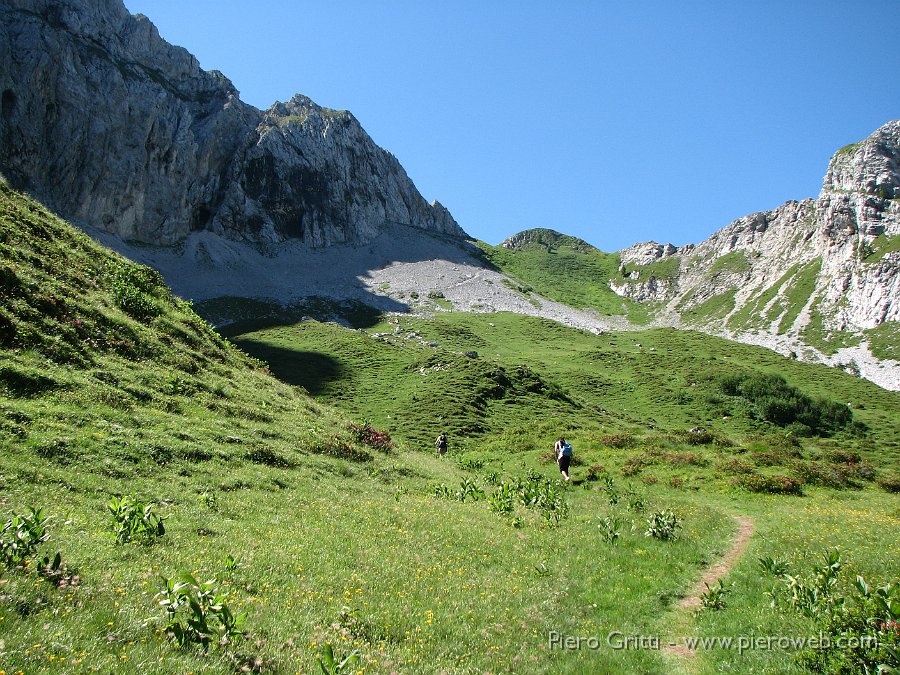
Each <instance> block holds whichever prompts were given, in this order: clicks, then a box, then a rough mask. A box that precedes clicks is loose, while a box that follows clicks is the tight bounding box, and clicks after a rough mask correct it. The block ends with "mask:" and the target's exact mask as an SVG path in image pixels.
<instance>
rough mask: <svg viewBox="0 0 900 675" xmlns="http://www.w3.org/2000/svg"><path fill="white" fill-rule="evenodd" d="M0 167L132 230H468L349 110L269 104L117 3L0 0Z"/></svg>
mask: <svg viewBox="0 0 900 675" xmlns="http://www.w3.org/2000/svg"><path fill="white" fill-rule="evenodd" d="M0 97H2V101H0V104H2V110H0V172H2V173H3V174H4V175H5V176H6V177H7V179H8V180H9V181H10V182H11V183H12V184H13V185H14V186H16V187H18V188H21V189H25V190H28V191H29V192H31V193H32V194H34V195H35V196H37V197H39V198H40V199H41V200H42V201H44V202H45V203H46V204H48V205H49V206H51V207H52V208H53V209H55V210H56V211H57V212H58V213H59V214H61V215H62V216H64V217H66V218H67V219H70V220H72V221H75V222H78V223H81V224H87V225H90V226H93V227H95V228H98V229H99V230H101V231H104V232H108V233H112V234H115V235H117V236H118V237H120V238H121V239H122V240H124V241H134V242H139V243H144V244H156V245H165V246H171V245H177V244H179V243H181V242H183V241H184V240H185V239H186V238H187V237H188V236H189V235H190V234H191V233H192V232H198V231H206V232H212V233H214V234H216V235H218V236H220V237H223V238H226V239H231V240H239V241H245V242H248V243H250V244H252V245H257V246H258V245H270V244H277V243H278V242H282V241H286V240H300V241H302V242H304V243H305V244H307V245H309V246H313V247H320V246H328V245H331V244H334V243H344V242H360V241H366V240H368V239H371V238H372V237H374V236H375V235H376V234H377V233H378V231H379V229H380V228H381V227H382V225H383V224H385V223H395V224H401V225H405V226H413V227H417V228H424V229H426V230H429V231H432V232H438V233H444V234H450V235H454V236H464V234H465V233H464V232H463V231H462V229H461V228H460V227H459V225H458V224H457V223H456V221H455V220H454V219H453V217H452V216H451V215H450V213H449V212H448V211H447V210H446V209H445V208H444V207H443V206H441V205H440V204H438V203H437V202H435V203H432V204H428V203H427V202H426V201H425V200H424V199H423V197H422V196H421V195H420V194H419V192H418V191H417V190H416V188H415V186H414V185H413V183H412V181H411V180H410V179H409V177H408V176H407V174H406V172H405V171H404V170H403V167H401V166H400V163H399V162H398V161H397V159H396V158H395V157H393V156H392V155H391V154H390V153H388V152H387V151H385V150H383V149H381V148H379V147H378V146H377V145H375V143H374V142H373V141H372V139H371V138H370V137H369V135H368V134H367V133H366V132H365V131H364V130H363V128H362V127H361V126H360V124H359V122H358V121H357V120H356V118H354V117H353V115H351V114H350V113H349V112H346V111H337V110H329V109H327V108H322V107H320V106H318V105H316V104H315V103H313V102H312V101H311V100H310V99H308V98H307V97H305V96H301V95H297V96H295V97H293V98H292V99H291V100H290V101H288V102H287V103H276V104H275V105H273V106H272V107H271V108H269V109H268V110H266V111H260V110H258V109H256V108H254V107H253V106H250V105H247V104H246V103H243V102H242V101H241V100H240V98H239V95H238V92H237V90H236V89H235V88H234V86H233V85H232V83H231V82H230V81H229V80H228V79H227V78H226V77H225V76H224V75H222V74H221V73H219V72H217V71H211V72H206V71H204V70H202V69H201V68H200V66H199V64H198V62H197V60H196V59H195V58H194V57H193V56H191V54H189V53H188V52H187V51H186V50H184V49H182V48H180V47H174V46H172V45H170V44H168V43H167V42H165V41H164V40H163V39H162V38H161V37H160V36H159V33H158V32H157V30H156V28H155V27H154V26H153V24H152V23H151V22H150V21H149V19H147V18H146V17H144V16H142V15H137V16H132V15H131V14H130V13H129V12H128V10H127V9H126V8H125V6H124V4H123V3H122V1H121V0H6V1H5V2H3V3H2V4H0Z"/></svg>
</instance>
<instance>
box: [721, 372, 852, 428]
mask: <svg viewBox="0 0 900 675" xmlns="http://www.w3.org/2000/svg"><path fill="white" fill-rule="evenodd" d="M718 385H719V389H720V390H721V391H722V393H724V394H726V395H728V396H735V397H741V398H743V399H745V400H746V401H748V402H749V403H750V404H751V406H752V409H753V412H754V414H755V415H756V417H758V418H759V419H762V420H765V421H766V422H771V423H772V424H776V425H778V426H780V427H786V428H787V429H788V430H790V431H792V432H794V433H795V434H796V435H798V436H815V435H819V436H823V435H828V434H830V433H832V432H834V431H837V430H839V429H842V428H844V427H846V426H848V425H849V424H851V422H852V421H853V413H852V412H851V410H850V408H849V407H847V406H846V405H844V404H842V403H837V402H835V401H829V400H827V399H822V398H820V399H813V398H811V397H809V396H807V395H806V394H804V393H803V392H802V391H800V390H799V389H796V388H794V387H792V386H790V385H789V384H788V383H787V382H786V381H785V379H784V378H783V377H781V376H780V375H771V374H763V373H756V374H752V375H747V374H728V375H724V376H721V377H719V378H718Z"/></svg>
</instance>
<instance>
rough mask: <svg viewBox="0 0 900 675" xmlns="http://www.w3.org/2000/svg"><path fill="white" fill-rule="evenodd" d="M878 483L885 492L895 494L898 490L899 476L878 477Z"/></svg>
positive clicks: (899, 489) (899, 485)
mask: <svg viewBox="0 0 900 675" xmlns="http://www.w3.org/2000/svg"><path fill="white" fill-rule="evenodd" d="M878 485H879V486H880V487H881V489H882V490H884V491H885V492H891V493H894V494H897V493H898V492H900V477H898V476H884V477H882V478H879V479H878Z"/></svg>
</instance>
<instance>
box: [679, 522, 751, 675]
mask: <svg viewBox="0 0 900 675" xmlns="http://www.w3.org/2000/svg"><path fill="white" fill-rule="evenodd" d="M733 518H734V520H735V522H736V523H737V526H738V527H737V532H735V535H734V539H733V540H732V543H731V548H730V549H729V550H728V552H727V553H726V554H725V555H724V556H722V557H721V558H720V559H719V561H718V562H717V563H716V564H714V565H712V566H710V567H709V568H708V569H707V570H706V571H705V572H704V573H703V576H701V577H700V579H698V580H697V583H696V584H694V587H693V588H692V589H691V590H690V592H689V593H688V594H687V595H686V596H684V597H683V598H682V599H681V600H679V601H678V603H677V604H676V605H675V607H674V608H673V610H672V615H673V616H672V622H671V625H672V631H671V633H670V638H669V640H667V641H665V645H664V646H663V654H664V655H665V656H666V661H667V662H668V664H669V665H670V666H671V671H670V672H672V673H673V674H675V673H682V674H685V675H687V674H692V673H696V672H698V667H697V663H696V661H695V657H696V656H697V651H696V650H694V649H690V648H688V646H687V645H686V644H685V643H684V640H683V638H684V637H685V636H688V635H691V634H692V629H693V628H694V627H695V622H694V610H696V609H697V608H698V607H699V606H700V596H701V595H702V594H703V593H705V592H706V590H707V585H708V586H712V585H713V584H715V583H716V582H717V581H718V580H719V579H721V578H723V577H724V576H725V575H727V574H728V573H729V572H730V571H731V570H732V568H734V566H735V565H736V564H737V563H738V560H740V559H741V556H743V555H744V551H746V550H747V545H748V544H749V543H750V538H751V537H752V536H753V530H754V526H753V519H752V518H750V517H749V516H733Z"/></svg>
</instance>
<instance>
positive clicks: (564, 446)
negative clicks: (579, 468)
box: [553, 436, 572, 482]
mask: <svg viewBox="0 0 900 675" xmlns="http://www.w3.org/2000/svg"><path fill="white" fill-rule="evenodd" d="M553 449H554V450H555V451H556V463H557V464H559V472H560V473H561V474H562V475H563V478H565V479H566V482H569V464H570V463H571V461H572V446H571V445H569V444H568V443H566V439H565V438H563V437H562V436H560V437H559V438H557V439H556V445H554V446H553Z"/></svg>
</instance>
